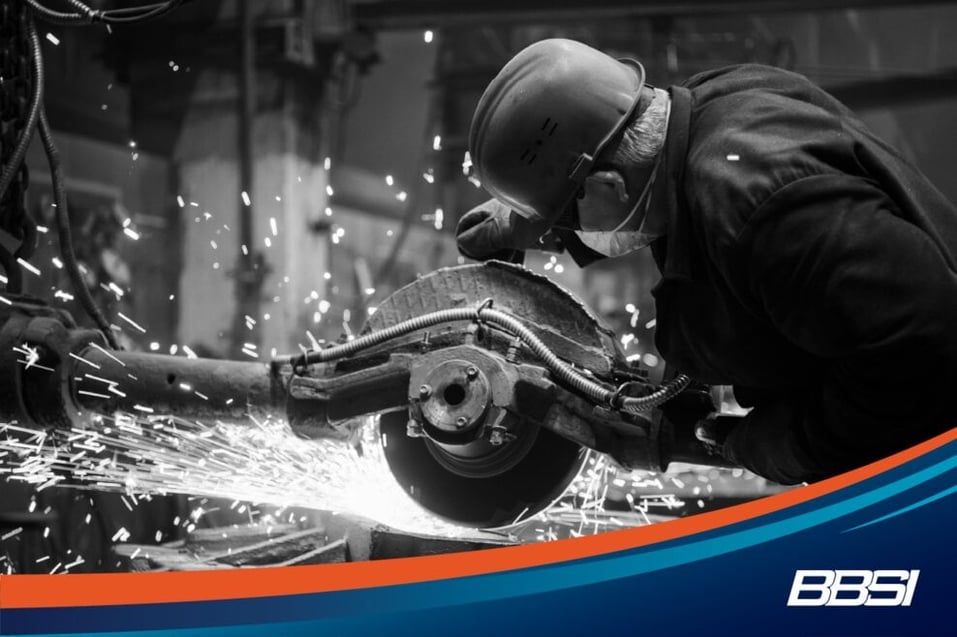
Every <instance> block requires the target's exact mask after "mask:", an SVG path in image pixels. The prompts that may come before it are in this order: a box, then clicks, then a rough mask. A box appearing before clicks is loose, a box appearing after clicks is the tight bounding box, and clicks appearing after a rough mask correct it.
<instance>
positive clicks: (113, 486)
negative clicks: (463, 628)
mask: <svg viewBox="0 0 957 637" xmlns="http://www.w3.org/2000/svg"><path fill="white" fill-rule="evenodd" d="M37 6H39V7H41V9H38V8H37ZM78 6H80V5H77V4H76V3H73V2H67V1H60V0H38V1H36V2H34V1H32V0H31V1H30V2H27V1H21V0H0V10H2V12H0V31H2V32H3V34H4V35H3V42H2V43H0V47H2V48H3V51H2V58H0V75H2V82H0V92H2V94H3V103H2V108H0V119H2V135H0V151H2V157H3V162H4V165H3V169H4V174H5V177H4V178H5V179H6V178H7V176H6V173H7V172H11V173H14V174H12V178H11V181H9V185H8V186H7V185H5V188H6V192H5V193H4V195H3V200H2V204H0V225H2V230H3V232H2V237H0V239H2V240H0V243H2V244H3V251H4V262H3V264H2V265H3V270H4V272H5V276H4V277H3V279H2V281H3V283H4V286H5V287H4V289H3V290H2V291H0V295H2V296H0V301H3V304H2V305H0V312H2V313H3V321H4V323H3V327H2V329H0V341H3V342H2V343H0V348H2V349H3V353H2V355H0V375H2V376H3V378H2V380H0V384H2V385H3V390H2V393H3V394H5V396H0V403H2V404H0V416H2V417H0V420H2V422H0V572H2V573H89V572H110V571H131V570H135V571H157V570H200V569H213V568H218V569H227V568H244V567H254V566H265V565H269V566H276V565H283V566H286V565H289V566H291V565H299V564H317V563H327V562H342V561H362V560H370V559H386V558H393V557H409V556H416V555H426V554H436V553H447V552H453V551H467V550H480V549H484V548H488V547H497V546H509V545H515V544H523V543H532V542H543V541H552V540H558V539H564V538H572V537H579V536H583V535H592V534H596V533H607V532H614V531H616V530H618V529H624V528H632V527H636V526H641V525H647V524H656V523H661V522H664V521H667V520H671V519H674V518H680V517H685V516H690V515H697V514H700V513H704V512H708V511H713V510H716V509H720V508H722V507H727V506H730V505H735V504H738V503H742V502H747V501H749V500H753V499H756V498H761V497H766V496H769V495H772V494H776V493H779V492H781V491H783V490H786V489H790V488H800V487H790V486H784V485H780V484H776V483H774V482H772V481H770V480H767V479H765V478H762V477H759V476H757V475H754V474H751V473H749V472H748V471H746V470H744V469H741V468H739V467H734V466H724V465H723V463H721V462H718V461H716V462H714V463H707V462H696V461H695V460H696V457H695V456H694V454H693V453H691V452H690V451H687V450H683V449H682V448H680V445H679V444H678V443H674V442H673V441H672V443H668V442H667V441H665V442H661V441H658V440H655V441H653V442H648V440H647V439H646V438H644V437H637V436H636V437H635V438H634V440H633V441H632V442H630V443H628V445H625V446H626V447H627V450H626V451H622V452H620V453H611V452H609V451H608V450H609V449H611V448H612V447H613V446H614V445H613V443H612V442H609V441H610V440H612V439H614V440H619V439H620V438H622V437H627V436H630V435H631V434H629V433H627V431H626V429H627V427H628V426H632V427H637V428H639V429H641V431H642V432H645V433H643V435H648V436H651V435H652V434H654V435H658V434H657V433H655V432H658V431H659V426H660V423H659V420H658V419H659V418H660V416H658V415H655V414H656V412H657V410H655V409H652V410H651V411H649V412H643V413H645V414H651V415H647V416H646V415H637V416H635V415H628V414H624V415H623V414H619V413H611V412H610V411H609V410H607V409H605V410H604V411H602V409H603V408H601V407H596V406H595V405H594V404H588V405H586V404H585V402H584V401H585V399H584V398H582V394H583V393H586V394H587V392H578V393H577V394H576V393H575V392H574V391H572V390H570V389H568V386H569V385H570V386H580V385H582V384H585V385H587V386H588V387H593V386H596V385H599V384H600V383H599V381H601V382H605V380H607V379H610V378H612V377H614V378H616V379H619V380H621V379H626V380H625V381H622V382H624V383H625V384H624V385H621V387H624V386H625V385H641V386H642V387H645V386H653V387H657V386H659V385H661V384H664V385H663V386H667V383H668V382H673V381H674V375H673V372H672V371H671V370H670V369H669V368H668V365H667V361H666V360H664V357H663V356H662V355H661V353H660V352H659V351H658V350H657V349H656V346H655V327H656V314H655V302H654V298H653V297H652V295H651V290H652V289H653V288H654V287H655V285H656V283H657V280H658V277H659V274H658V271H657V269H656V268H655V265H654V263H653V261H652V255H651V254H650V251H648V250H640V251H637V252H634V253H631V254H629V255H626V256H623V257H619V258H615V259H607V260H604V261H601V262H599V263H596V264H594V265H592V266H589V267H587V268H580V267H578V266H577V265H576V264H575V262H574V261H573V260H572V259H571V258H570V257H569V255H568V254H560V253H552V252H539V251H535V250H529V251H527V252H526V253H525V255H524V266H523V268H522V267H520V266H516V265H511V264H505V265H494V264H493V265H480V264H478V263H477V262H475V261H472V260H470V259H466V258H465V257H464V256H462V255H461V254H460V253H459V251H458V249H457V246H456V236H455V229H456V225H457V223H458V221H459V219H460V218H461V217H462V215H463V214H464V213H465V212H466V211H468V210H470V209H471V208H473V207H474V206H476V205H478V204H480V203H481V202H483V201H485V200H486V199H488V195H487V194H486V192H485V191H484V190H483V189H482V187H481V183H480V181H479V180H478V179H476V178H475V176H474V174H473V173H472V171H471V170H470V167H471V159H470V157H469V154H468V140H469V126H470V122H471V120H472V114H473V112H474V110H475V107H476V104H477V102H478V100H479V97H480V96H481V95H482V92H483V90H484V88H485V87H486V85H488V83H489V81H490V80H491V79H492V78H493V77H494V76H495V74H496V73H497V72H498V70H499V69H500V68H502V66H503V65H504V64H505V63H506V62H507V61H508V60H509V59H510V58H511V57H512V56H513V55H515V53H517V52H518V51H520V50H521V49H523V48H524V47H525V46H527V45H529V44H531V43H533V42H536V41H538V40H541V39H544V38H556V37H557V38H569V39H574V40H578V41H581V42H584V43H587V44H589V45H590V46H593V47H595V48H598V49H600V50H602V51H604V52H607V53H609V54H610V55H612V56H614V57H616V58H622V57H629V58H635V59H638V60H641V61H642V63H643V64H644V67H645V69H646V71H647V81H648V82H649V83H651V84H653V85H655V86H657V87H662V88H666V87H668V86H671V85H673V84H677V83H680V82H683V81H685V80H687V79H688V78H689V77H691V76H693V75H695V74H697V73H699V72H702V71H705V70H708V69H714V68H719V67H723V66H727V65H732V64H743V63H758V64H764V65H770V66H775V67H780V68H784V69H787V70H791V71H796V72H798V73H801V74H803V75H805V76H807V77H808V78H809V79H810V80H811V81H812V82H814V83H815V84H818V85H820V86H822V87H824V88H825V89H826V90H827V91H829V92H830V93H831V94H832V95H834V96H835V97H837V98H838V99H839V100H841V101H842V102H843V103H844V104H846V105H847V106H848V107H849V108H851V109H852V110H853V111H854V112H855V113H857V114H858V116H859V117H860V118H861V119H862V120H863V121H864V122H865V123H866V124H867V126H868V127H870V129H871V130H872V131H874V132H875V133H876V134H877V135H878V136H879V137H880V138H882V139H884V140H886V141H887V142H888V143H889V144H891V145H892V146H894V147H895V148H897V149H899V150H900V151H901V152H902V153H903V155H904V156H905V157H906V158H907V159H908V160H909V161H911V162H913V164H914V165H916V166H917V167H918V168H919V169H920V170H921V171H922V172H923V173H924V174H925V175H927V177H928V178H929V179H930V181H931V182H933V183H934V184H935V185H936V186H937V187H938V188H939V189H940V191H941V192H942V193H943V194H944V195H945V196H946V197H947V198H949V199H950V200H951V201H957V180H955V179H954V178H953V175H952V167H953V166H955V165H957V144H955V143H953V140H954V139H957V117H955V115H957V40H955V38H953V34H954V27H955V25H957V7H955V6H953V5H951V4H949V3H946V2H920V1H918V2H902V1H893V0H857V1H848V2H841V1H837V2H814V1H810V0H804V1H801V0H786V1H784V2H774V3H763V2H751V1H738V2H733V3H732V2H724V1H722V0H697V1H695V0H687V1H684V0H682V1H678V2H627V1H624V0H596V1H590V2H580V1H579V2H576V1H574V0H561V1H558V2H542V1H541V0H514V1H513V2H502V1H500V0H445V1H440V0H277V1H275V2H268V3H267V2H253V1H252V0H190V1H182V0H180V1H176V0H173V1H171V2H156V3H153V4H144V5H143V6H144V7H145V8H143V9H140V10H135V9H134V8H133V7H135V5H133V3H129V2H118V1H115V0H85V2H84V3H83V5H82V6H88V7H89V8H92V9H93V10H95V11H97V12H100V13H98V15H99V16H101V18H100V19H96V20H90V19H87V18H88V16H86V17H84V16H83V15H82V12H81V11H80V9H79V8H78ZM44 11H45V13H44ZM111 11H114V13H110V12H111ZM116 11H119V12H116ZM151 12H152V13H151ZM54 13H59V14H60V15H61V17H60V18H57V17H54V16H52V14H54ZM63 14H71V15H73V16H75V18H73V19H65V18H63V17H62V15H63ZM104 15H107V16H111V18H110V19H109V20H104V19H102V16H104ZM31 24H32V25H33V26H30V25H31ZM31 29H32V31H31ZM31 33H32V38H33V39H31ZM34 45H35V46H36V47H38V49H39V51H40V53H41V54H42V60H40V62H39V65H40V66H42V95H40V96H39V98H38V99H39V100H40V103H41V105H42V108H43V110H45V115H43V116H40V117H39V119H40V120H42V121H40V122H39V125H37V124H36V122H34V125H35V126H36V128H37V132H36V133H35V134H33V136H32V140H31V141H30V142H29V145H28V146H27V147H25V155H24V158H23V164H22V165H23V166H24V168H21V169H19V170H14V169H11V170H9V171H8V166H10V165H12V163H11V162H12V157H13V149H14V147H16V146H17V145H18V143H19V140H20V133H21V132H22V131H23V130H24V129H25V124H24V121H25V118H26V114H25V113H26V111H27V106H28V105H29V103H30V100H31V95H32V93H33V92H34V91H35V88H36V86H37V84H38V82H37V74H36V71H35V70H34V68H35V66H36V65H37V64H38V61H37V56H36V55H34V54H33V53H31V52H32V51H33V48H34ZM11 74H12V75H11ZM48 136H49V137H50V138H52V139H51V140H50V141H51V142H52V143H54V144H55V147H56V153H57V154H58V164H57V162H53V161H50V159H49V158H48V152H49V150H50V149H49V148H47V143H46V142H47V140H46V139H45V138H46V137H48ZM58 191H60V192H58ZM67 209H68V215H69V217H68V218H66V215H67V212H66V211H67ZM61 213H62V214H61ZM63 224H66V226H67V227H66V228H63V227H62V226H63ZM70 235H72V248H70V249H69V250H68V249H67V248H69V246H67V245H66V242H67V241H68V238H69V236H70ZM11 242H13V243H11ZM27 244H29V250H27V249H26V248H23V247H22V246H26V245H27ZM71 250H72V253H70V251H71ZM11 255H12V256H11ZM71 262H72V264H71ZM74 269H75V270H76V271H74ZM77 283H79V284H80V285H82V286H83V288H84V289H85V292H80V291H78V289H77V287H76V286H77ZM90 301H92V303H93V305H95V307H96V308H99V311H100V313H101V316H100V320H97V319H96V318H95V317H91V314H94V313H91V312H90V311H89V307H88V305H89V302H90ZM443 313H444V314H443ZM417 319H421V321H420V322H419V323H418V324H416V325H413V326H412V327H409V328H407V329H405V328H403V327H402V326H403V325H408V323H409V321H412V322H413V323H415V321H416V320H417ZM426 319H428V321H426ZM515 323H517V324H518V326H514V325H513V324H515ZM104 325H105V326H106V327H105V329H104ZM522 326H524V327H522ZM400 328H401V329H400ZM390 330H392V333H391V340H383V339H379V340H378V341H377V342H375V343H372V344H371V345H369V344H368V343H371V340H370V338H371V336H375V335H381V334H383V333H386V332H389V331H390ZM370 335H371V336H370ZM363 339H366V340H363ZM357 343H359V344H362V348H360V346H359V345H356V344H357ZM539 346H540V347H539ZM337 348H339V349H337ZM536 348H538V349H536ZM542 348H544V349H546V350H548V351H549V352H554V353H557V356H558V357H559V358H561V361H558V362H557V363H556V364H555V365H547V367H548V369H547V370H545V369H544V367H546V366H545V365H544V364H543V363H542V362H541V360H544V359H545V357H543V356H541V355H538V354H535V353H534V352H539V351H540V350H541V349H542ZM340 351H341V352H345V353H344V354H342V355H341V356H340V355H338V354H335V355H334V354H332V352H340ZM463 352H465V353H463ZM540 359H541V360H540ZM562 361H564V362H562ZM304 369H305V370H307V371H305V372H304V371H303V370H304ZM561 370H565V372H562V373H565V376H562V375H561V373H559V372H560V371H561ZM568 370H571V371H568ZM576 370H577V371H576ZM582 370H589V371H588V373H584V372H583V371H582ZM595 370H598V371H595ZM919 371H920V370H913V369H902V370H901V373H902V374H913V373H919ZM603 373H605V376H602V374H603ZM450 378H453V379H459V378H461V383H462V384H455V383H459V380H455V381H454V382H452V381H450V380H449V379H450ZM563 378H568V379H570V380H568V381H567V383H565V384H563V382H564V381H560V379H563ZM557 379H558V380H557ZM603 379H605V380H603ZM449 383H451V384H449ZM575 383H579V385H575ZM601 386H602V387H606V386H607V384H606V385H601ZM463 387H464V388H465V389H463ZM589 391H590V390H589ZM603 391H608V390H603ZM619 391H620V388H619ZM692 391H694V392H696V395H697V396H699V397H700V398H708V399H709V400H711V401H712V404H713V405H716V407H717V408H718V409H725V410H727V411H728V413H734V412H735V411H736V410H737V411H740V408H737V407H736V406H735V405H734V404H733V400H732V399H730V398H729V397H728V396H727V393H726V392H723V391H722V388H719V387H704V388H702V387H697V388H693V389H692ZM480 399H481V400H480ZM635 400H637V399H635ZM550 401H551V402H550ZM479 402H481V405H478V403H479ZM473 403H475V405H478V406H475V405H473ZM593 403H594V401H593ZM469 410H471V411H469ZM440 412H441V413H440ZM517 413H521V414H523V416H522V417H521V418H520V417H518V416H516V414H517ZM448 414H452V415H453V416H455V417H453V418H452V419H451V420H449V421H448V422H446V420H443V419H444V418H447V417H448ZM463 414H464V415H463ZM589 414H591V415H589ZM536 419H538V420H536ZM589 419H591V420H589ZM532 421H535V422H538V421H541V422H542V423H546V422H547V424H542V426H541V427H539V426H538V425H531V424H528V423H530V422H532ZM590 422H598V423H599V425H595V428H594V430H593V429H592V428H591V425H589V423H590ZM635 422H638V424H637V425H636V424H635ZM423 423H424V425H423ZM466 430H467V431H466ZM463 431H466V433H468V435H473V432H478V433H474V436H478V437H474V436H473V437H472V438H468V440H467V441H466V442H467V444H464V443H463V446H465V447H469V448H478V445H479V444H480V443H481V445H484V446H482V449H483V450H486V451H487V452H488V456H481V457H480V456H477V455H468V456H467V457H466V456H459V455H455V453H453V452H449V453H448V454H446V453H445V452H444V451H443V450H447V448H458V447H455V445H458V444H459V440H460V439H461V440H465V438H463V436H465V433H463ZM482 432H485V433H482ZM622 432H625V433H622ZM647 432H652V433H647ZM482 436H485V438H482ZM630 440H631V439H630ZM390 443H391V444H390ZM615 444H617V443H615ZM669 444H670V445H671V446H669ZM629 445H630V446H629ZM662 445H664V446H662ZM616 448H619V447H616ZM662 449H665V451H662ZM503 450H504V451H505V453H503ZM476 453H478V452H476ZM483 453H484V451H483ZM466 455H467V454H466ZM699 459H700V458H699ZM426 465H427V468H425V469H423V468H422V467H425V466H426ZM519 483H520V484H521V486H519Z"/></svg>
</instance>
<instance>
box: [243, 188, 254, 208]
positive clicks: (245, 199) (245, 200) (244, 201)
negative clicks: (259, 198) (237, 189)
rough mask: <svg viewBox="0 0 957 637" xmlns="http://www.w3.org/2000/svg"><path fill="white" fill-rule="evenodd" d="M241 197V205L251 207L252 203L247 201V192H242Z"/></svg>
mask: <svg viewBox="0 0 957 637" xmlns="http://www.w3.org/2000/svg"><path fill="white" fill-rule="evenodd" d="M241 196H242V198H243V204H244V205H246V206H251V205H252V203H253V202H252V201H250V199H249V193H248V192H246V191H245V190H244V191H242V193H241Z"/></svg>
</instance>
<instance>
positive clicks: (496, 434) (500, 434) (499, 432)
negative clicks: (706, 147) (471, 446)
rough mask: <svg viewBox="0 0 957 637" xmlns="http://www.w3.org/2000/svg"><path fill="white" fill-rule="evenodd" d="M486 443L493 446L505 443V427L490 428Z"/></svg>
mask: <svg viewBox="0 0 957 637" xmlns="http://www.w3.org/2000/svg"><path fill="white" fill-rule="evenodd" d="M488 443H489V444H490V445H492V446H495V447H498V446H501V445H502V444H504V443H505V428H504V427H492V430H491V431H490V432H489V436H488Z"/></svg>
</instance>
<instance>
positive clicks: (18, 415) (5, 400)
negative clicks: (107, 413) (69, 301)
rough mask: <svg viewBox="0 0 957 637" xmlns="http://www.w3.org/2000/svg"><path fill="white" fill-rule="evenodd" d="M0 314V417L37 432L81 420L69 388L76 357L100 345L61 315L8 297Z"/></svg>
mask: <svg viewBox="0 0 957 637" xmlns="http://www.w3.org/2000/svg"><path fill="white" fill-rule="evenodd" d="M9 300H10V301H11V305H5V306H3V307H2V309H0V326H2V327H0V417H2V418H3V419H4V420H8V421H9V420H17V421H18V422H19V423H22V424H24V425H26V426H32V427H36V428H42V429H62V428H69V427H70V426H71V425H72V424H73V423H74V422H77V421H78V420H79V419H80V417H81V415H80V412H79V410H78V408H77V405H76V402H75V399H74V396H73V392H72V390H71V384H70V372H71V369H72V365H71V364H70V363H71V362H72V360H73V358H72V357H73V356H74V355H75V352H77V351H80V350H83V349H86V348H88V347H90V346H91V344H93V346H100V347H102V345H104V344H105V342H104V341H103V337H102V335H101V334H100V333H99V332H96V331H94V330H84V329H77V328H76V324H75V323H74V322H73V318H72V317H71V316H70V315H69V314H68V313H66V312H64V311H62V310H57V309H54V308H51V307H49V306H47V305H46V304H44V303H41V302H39V301H37V300H36V299H33V298H31V297H28V296H18V295H9Z"/></svg>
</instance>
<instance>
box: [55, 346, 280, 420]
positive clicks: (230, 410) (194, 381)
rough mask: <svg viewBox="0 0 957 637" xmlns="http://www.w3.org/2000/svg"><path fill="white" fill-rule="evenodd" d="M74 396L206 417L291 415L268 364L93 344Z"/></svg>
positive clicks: (86, 402)
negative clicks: (286, 410) (120, 348)
mask: <svg viewBox="0 0 957 637" xmlns="http://www.w3.org/2000/svg"><path fill="white" fill-rule="evenodd" d="M73 372H74V373H73V379H72V382H73V390H74V391H73V394H74V395H75V396H76V398H77V401H78V402H79V403H80V405H81V407H82V408H84V409H89V410H91V411H94V412H97V413H101V414H112V413H114V412H116V411H128V412H131V413H135V414H140V415H143V416H148V415H150V414H157V415H171V416H176V417H179V418H185V419H190V420H202V421H208V422H212V421H216V420H223V421H228V422H238V423H242V422H251V421H250V418H249V416H250V415H252V416H254V417H257V418H264V417H266V416H272V417H275V418H285V416H286V413H285V408H286V402H285V390H284V387H283V382H282V377H281V376H280V374H279V372H278V368H275V367H273V366H270V365H269V364H266V363H255V362H249V363H246V362H241V361H229V360H215V359H207V358H195V359H189V358H183V357H181V356H164V355H160V354H144V353H138V352H120V351H113V352H110V351H106V350H104V349H102V348H96V347H89V348H87V349H86V350H84V351H83V352H81V354H80V355H79V357H78V358H77V359H76V360H74V366H73Z"/></svg>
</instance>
